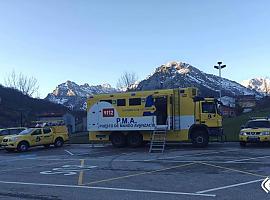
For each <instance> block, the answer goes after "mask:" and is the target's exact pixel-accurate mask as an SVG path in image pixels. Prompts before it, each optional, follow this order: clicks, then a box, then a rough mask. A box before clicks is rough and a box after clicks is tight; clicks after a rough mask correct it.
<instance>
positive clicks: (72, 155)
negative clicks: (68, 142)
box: [65, 150, 74, 156]
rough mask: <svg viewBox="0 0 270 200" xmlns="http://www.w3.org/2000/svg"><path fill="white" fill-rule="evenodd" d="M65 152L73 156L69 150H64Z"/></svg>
mask: <svg viewBox="0 0 270 200" xmlns="http://www.w3.org/2000/svg"><path fill="white" fill-rule="evenodd" d="M65 152H67V153H68V154H69V155H71V156H74V154H73V153H72V152H70V151H69V150H65Z"/></svg>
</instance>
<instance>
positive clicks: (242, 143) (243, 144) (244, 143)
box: [239, 142, 247, 147]
mask: <svg viewBox="0 0 270 200" xmlns="http://www.w3.org/2000/svg"><path fill="white" fill-rule="evenodd" d="M239 144H240V147H246V146H247V143H246V142H239Z"/></svg>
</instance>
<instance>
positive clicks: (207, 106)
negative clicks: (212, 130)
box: [202, 102, 216, 113]
mask: <svg viewBox="0 0 270 200" xmlns="http://www.w3.org/2000/svg"><path fill="white" fill-rule="evenodd" d="M202 112H203V113H216V104H215V103H214V102H203V103H202Z"/></svg>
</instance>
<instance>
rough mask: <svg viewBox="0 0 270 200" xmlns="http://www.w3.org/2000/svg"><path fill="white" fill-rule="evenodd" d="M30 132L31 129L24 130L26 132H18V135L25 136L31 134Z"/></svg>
mask: <svg viewBox="0 0 270 200" xmlns="http://www.w3.org/2000/svg"><path fill="white" fill-rule="evenodd" d="M32 130H33V129H32V128H29V129H26V130H24V131H22V132H20V133H19V135H27V134H29V133H31V132H32Z"/></svg>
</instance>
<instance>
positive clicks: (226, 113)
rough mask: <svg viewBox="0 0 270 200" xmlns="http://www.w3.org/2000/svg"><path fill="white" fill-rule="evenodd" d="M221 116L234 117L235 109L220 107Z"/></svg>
mask: <svg viewBox="0 0 270 200" xmlns="http://www.w3.org/2000/svg"><path fill="white" fill-rule="evenodd" d="M221 110H222V116H223V117H235V116H236V109H235V107H230V106H226V105H222V106H221Z"/></svg>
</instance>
